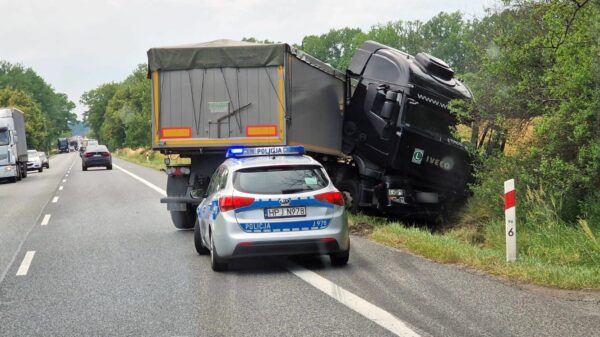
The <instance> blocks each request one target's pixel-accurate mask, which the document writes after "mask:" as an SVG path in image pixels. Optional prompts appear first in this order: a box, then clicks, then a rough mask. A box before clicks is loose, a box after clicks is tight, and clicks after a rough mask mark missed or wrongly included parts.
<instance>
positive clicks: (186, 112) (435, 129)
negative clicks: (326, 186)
mask: <svg viewBox="0 0 600 337" xmlns="http://www.w3.org/2000/svg"><path fill="white" fill-rule="evenodd" d="M148 71H149V74H148V75H149V78H150V79H151V80H152V98H153V100H152V111H153V118H152V146H153V148H154V149H155V150H159V151H160V152H161V153H163V154H166V155H172V154H173V155H179V156H181V157H186V158H190V159H191V164H190V165H178V166H173V165H170V163H168V161H167V162H166V164H167V169H166V171H167V173H168V179H167V197H164V198H162V199H161V202H163V203H166V204H167V207H168V210H169V211H170V212H171V217H172V220H173V222H174V224H175V226H176V227H177V228H181V229H184V228H191V227H193V225H194V222H195V207H196V205H197V204H198V203H199V200H198V199H195V198H192V197H191V195H190V193H191V192H192V191H197V190H205V189H206V188H207V184H208V182H209V180H210V177H211V176H212V174H213V172H214V170H215V169H216V168H217V167H218V166H219V165H220V164H221V163H222V162H223V160H224V156H225V152H226V150H227V148H229V147H231V146H253V147H254V146H281V145H302V146H304V148H305V149H306V151H307V152H308V153H309V154H310V155H311V156H312V157H314V158H315V159H317V160H318V161H319V162H321V163H322V164H323V165H324V167H325V168H326V169H327V170H328V172H329V174H330V176H331V177H332V179H333V181H334V184H335V185H336V186H337V187H338V189H340V190H341V191H342V192H343V193H344V197H345V202H346V206H347V207H348V208H349V210H351V211H357V210H359V209H374V210H377V211H379V212H382V213H393V214H399V215H406V214H416V213H426V214H438V213H439V212H440V210H442V209H443V208H444V207H446V206H447V205H448V204H449V203H450V202H452V201H455V200H458V199H461V198H464V197H465V196H466V194H467V181H468V179H469V177H470V165H469V158H468V153H467V151H466V149H465V147H464V146H463V145H462V144H461V143H460V142H458V141H457V140H455V139H453V138H452V135H451V129H452V127H453V125H454V123H455V121H454V119H453V118H452V115H451V113H450V111H449V110H448V102H449V101H450V100H451V99H469V98H470V97H471V94H470V92H469V90H468V89H467V88H466V87H465V86H464V85H463V84H462V83H461V82H460V81H458V80H457V79H455V78H454V73H453V72H452V70H451V69H450V67H449V66H448V65H446V64H445V63H444V62H443V61H442V60H439V59H436V58H434V57H432V56H430V55H427V54H425V53H419V54H418V55H417V56H416V57H413V56H411V55H408V54H406V53H403V52H401V51H398V50H396V49H393V48H390V47H387V46H384V45H381V44H378V43H376V42H371V41H369V42H365V43H364V44H363V45H362V47H361V48H360V49H359V50H358V51H357V52H356V53H355V55H354V56H353V58H352V61H351V63H350V66H349V67H348V69H347V71H346V73H342V72H340V71H338V70H336V69H335V68H333V67H331V66H330V65H328V64H325V63H323V62H321V61H320V60H318V59H316V58H314V57H312V56H310V55H308V54H306V53H304V52H302V51H300V50H298V49H296V48H293V47H291V46H290V45H288V44H284V43H278V44H258V43H249V42H238V41H231V40H217V41H212V42H207V43H200V44H192V45H182V46H174V47H161V48H152V49H150V50H149V51H148Z"/></svg>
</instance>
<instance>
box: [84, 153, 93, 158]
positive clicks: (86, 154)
mask: <svg viewBox="0 0 600 337" xmlns="http://www.w3.org/2000/svg"><path fill="white" fill-rule="evenodd" d="M84 156H85V157H86V158H89V157H91V156H92V153H91V152H86V153H85V154H84Z"/></svg>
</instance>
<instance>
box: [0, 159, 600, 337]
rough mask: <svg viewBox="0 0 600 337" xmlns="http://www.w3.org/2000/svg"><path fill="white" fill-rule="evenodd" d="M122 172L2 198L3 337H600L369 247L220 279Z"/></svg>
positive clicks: (48, 174)
mask: <svg viewBox="0 0 600 337" xmlns="http://www.w3.org/2000/svg"><path fill="white" fill-rule="evenodd" d="M114 164H115V168H114V169H113V170H112V171H106V170H104V169H90V170H89V171H87V172H83V171H81V160H80V159H79V156H78V155H77V154H76V153H71V154H63V155H58V156H56V157H54V158H52V159H51V161H50V167H51V168H50V170H44V172H43V173H33V172H32V173H30V176H29V177H28V178H27V179H25V180H24V181H22V182H19V183H16V184H0V336H80V335H95V336H126V335H127V336H129V335H131V336H394V335H400V336H457V337H464V336H586V337H587V336H599V335H600V304H599V303H598V302H593V301H566V300H561V299H557V298H554V297H549V296H544V295H539V294H537V293H536V294H533V293H530V292H528V291H525V290H521V289H519V288H516V287H514V286H512V285H509V284H506V283H504V282H500V281H497V280H495V279H493V278H490V277H486V276H481V275H476V274H474V273H469V272H467V271H465V270H463V269H460V268H457V267H454V266H448V265H440V264H437V263H433V262H430V261H428V260H426V259H423V258H420V257H416V256H413V255H410V254H406V253H402V252H399V251H397V250H393V249H389V248H386V247H383V246H381V245H379V244H376V243H373V242H370V241H368V240H365V239H361V238H356V237H353V238H352V252H351V257H350V262H349V265H348V266H347V267H345V268H333V267H331V265H330V263H329V259H326V258H302V259H286V258H261V259H251V260H243V261H239V262H237V263H235V264H234V265H233V270H231V271H228V272H224V273H214V272H212V270H211V269H210V262H209V258H208V257H206V256H199V255H197V254H196V252H195V250H194V245H193V233H192V232H191V231H177V230H176V229H175V228H174V227H173V225H172V224H171V220H170V217H169V214H168V212H167V211H166V207H165V205H162V204H160V203H159V201H158V199H159V198H160V195H161V190H164V189H166V176H165V174H164V173H162V172H158V171H154V170H151V169H147V168H144V167H140V166H138V165H134V164H131V163H127V162H124V161H121V160H118V159H114ZM71 166H72V169H71V170H70V173H68V171H69V168H71ZM117 166H118V167H119V168H122V169H124V170H126V171H127V172H128V173H126V172H124V171H123V170H121V169H119V168H117ZM67 174H68V177H67V176H66V175H67ZM134 177H136V178H134ZM61 187H62V189H61Z"/></svg>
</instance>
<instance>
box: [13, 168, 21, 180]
mask: <svg viewBox="0 0 600 337" xmlns="http://www.w3.org/2000/svg"><path fill="white" fill-rule="evenodd" d="M16 173H17V175H16V176H15V178H14V181H15V182H17V181H20V180H21V179H23V174H22V173H21V167H20V166H19V165H17V172H16Z"/></svg>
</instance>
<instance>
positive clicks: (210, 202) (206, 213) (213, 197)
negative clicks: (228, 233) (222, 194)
mask: <svg viewBox="0 0 600 337" xmlns="http://www.w3.org/2000/svg"><path fill="white" fill-rule="evenodd" d="M222 169H223V168H222V167H219V168H217V169H216V170H215V173H213V175H212V178H210V183H209V184H208V188H207V189H206V199H205V200H204V201H203V202H202V217H201V221H200V230H201V232H202V237H203V238H205V240H207V239H208V228H209V227H210V225H211V224H212V223H213V221H214V220H215V219H216V217H217V215H218V212H219V198H218V197H217V192H218V191H219V182H220V173H221V172H222ZM205 243H208V242H205Z"/></svg>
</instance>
